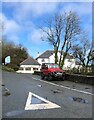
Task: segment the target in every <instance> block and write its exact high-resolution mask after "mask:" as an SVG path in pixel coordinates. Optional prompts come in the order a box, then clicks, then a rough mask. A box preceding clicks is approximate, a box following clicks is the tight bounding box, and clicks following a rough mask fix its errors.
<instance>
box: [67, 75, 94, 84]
mask: <svg viewBox="0 0 94 120" xmlns="http://www.w3.org/2000/svg"><path fill="white" fill-rule="evenodd" d="M66 80H68V81H73V82H78V83H86V84H90V85H94V76H86V75H78V74H66Z"/></svg>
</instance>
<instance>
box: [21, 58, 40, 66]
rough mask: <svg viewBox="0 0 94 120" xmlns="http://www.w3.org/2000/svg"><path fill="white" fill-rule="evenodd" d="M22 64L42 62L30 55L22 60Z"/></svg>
mask: <svg viewBox="0 0 94 120" xmlns="http://www.w3.org/2000/svg"><path fill="white" fill-rule="evenodd" d="M20 65H40V64H39V63H38V62H37V60H35V59H34V58H32V57H28V58H27V59H26V60H24V61H23V62H21V63H20Z"/></svg>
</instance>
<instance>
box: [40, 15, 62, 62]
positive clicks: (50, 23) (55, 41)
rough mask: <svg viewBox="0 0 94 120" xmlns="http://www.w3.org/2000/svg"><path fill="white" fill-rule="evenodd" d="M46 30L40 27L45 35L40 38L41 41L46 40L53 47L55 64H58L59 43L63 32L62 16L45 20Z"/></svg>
mask: <svg viewBox="0 0 94 120" xmlns="http://www.w3.org/2000/svg"><path fill="white" fill-rule="evenodd" d="M46 24H47V28H46V29H45V28H43V27H41V29H42V31H43V32H44V33H45V34H46V35H45V36H46V37H44V36H42V40H44V41H45V40H46V41H47V42H49V43H50V44H51V45H53V47H54V52H55V63H56V64H57V62H58V55H57V53H58V50H59V46H60V41H61V35H62V30H63V15H60V14H59V15H58V14H55V15H54V16H53V18H52V19H49V20H47V22H46Z"/></svg>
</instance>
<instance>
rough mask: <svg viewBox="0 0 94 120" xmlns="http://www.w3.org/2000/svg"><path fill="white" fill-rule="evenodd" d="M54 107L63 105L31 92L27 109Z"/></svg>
mask: <svg viewBox="0 0 94 120" xmlns="http://www.w3.org/2000/svg"><path fill="white" fill-rule="evenodd" d="M53 108H61V106H59V105H57V104H55V103H52V102H50V101H48V100H46V99H44V98H42V97H40V96H38V95H36V94H34V93H32V92H29V95H28V98H27V101H26V105H25V110H38V109H53Z"/></svg>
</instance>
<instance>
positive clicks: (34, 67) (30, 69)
mask: <svg viewBox="0 0 94 120" xmlns="http://www.w3.org/2000/svg"><path fill="white" fill-rule="evenodd" d="M40 67H41V65H40V64H39V63H38V62H37V60H35V59H34V58H32V57H29V58H27V59H26V60H24V61H23V62H21V63H20V68H19V70H18V71H16V72H18V73H34V71H40Z"/></svg>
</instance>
